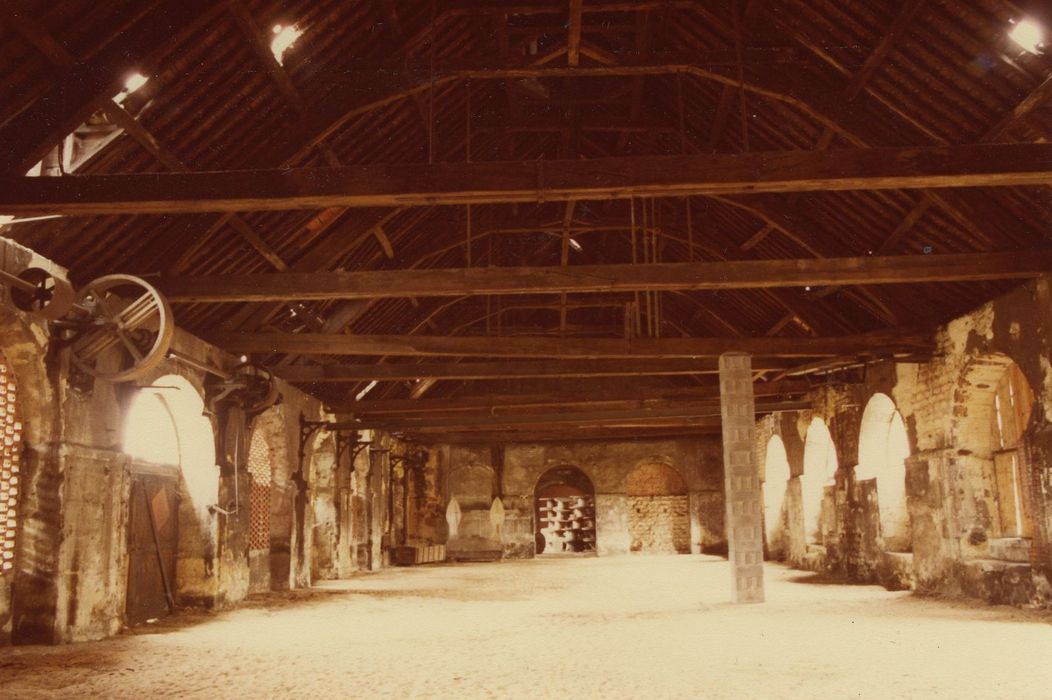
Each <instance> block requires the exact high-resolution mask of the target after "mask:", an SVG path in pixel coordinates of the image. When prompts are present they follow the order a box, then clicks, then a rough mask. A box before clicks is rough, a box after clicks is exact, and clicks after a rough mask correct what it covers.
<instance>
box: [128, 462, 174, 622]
mask: <svg viewBox="0 0 1052 700" xmlns="http://www.w3.org/2000/svg"><path fill="white" fill-rule="evenodd" d="M178 494H179V480H178V478H177V477H168V476H159V475H155V474H132V483H131V503H130V507H129V513H128V597H127V601H126V605H125V617H126V619H127V622H128V624H129V625H136V624H140V623H142V622H145V621H146V620H149V619H152V618H157V617H163V616H165V615H167V614H169V613H170V612H171V610H172V608H173V607H174V601H173V600H172V595H173V594H172V588H171V587H172V582H173V581H174V579H175V551H176V546H177V543H178V538H179V528H178V522H179V518H178V508H179V500H178Z"/></svg>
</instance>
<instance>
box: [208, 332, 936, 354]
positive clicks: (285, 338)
mask: <svg viewBox="0 0 1052 700" xmlns="http://www.w3.org/2000/svg"><path fill="white" fill-rule="evenodd" d="M207 339H208V340H209V341H211V342H213V343H215V344H216V345H218V346H219V347H221V348H223V349H225V350H228V351H229V352H232V353H236V354H241V353H245V354H269V353H290V354H294V355H372V356H403V357H414V356H416V357H421V356H450V357H508V358H514V357H537V358H547V359H551V358H566V359H601V358H625V357H633V358H646V357H651V358H671V357H682V358H687V359H694V358H701V357H710V358H711V357H718V356H719V355H722V354H723V353H725V352H747V353H749V354H751V355H759V356H763V357H812V358H813V357H838V356H841V355H875V356H886V355H890V354H914V353H931V352H933V351H934V349H935V346H934V341H932V339H931V338H929V337H926V336H921V335H907V334H902V335H896V334H895V333H890V332H889V333H872V334H866V335H860V336H842V337H828V338H826V337H811V338H772V337H766V336H763V337H756V338H660V339H654V338H635V339H632V340H624V339H621V338H548V337H528V336H516V337H496V336H426V335H419V336H418V335H344V334H342V333H214V334H210V335H208V336H207Z"/></svg>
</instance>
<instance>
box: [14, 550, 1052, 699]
mask: <svg viewBox="0 0 1052 700" xmlns="http://www.w3.org/2000/svg"><path fill="white" fill-rule="evenodd" d="M729 579H730V572H729V570H728V565H727V563H726V562H724V561H722V560H719V559H715V558H709V557H693V556H681V557H621V558H604V559H594V558H590V559H574V560H552V559H547V560H537V561H523V562H509V563H502V564H482V565H460V566H439V567H426V568H415V569H399V570H392V571H387V572H383V573H379V574H374V575H369V576H362V577H359V578H356V579H353V580H351V581H341V582H333V583H330V584H327V585H325V586H323V587H322V588H321V589H319V590H315V591H311V592H298V593H292V594H289V595H287V596H269V597H267V598H266V599H265V600H262V601H260V600H256V601H253V602H251V603H249V604H248V606H247V607H243V608H240V609H237V610H234V611H229V612H225V613H222V614H219V615H215V616H205V615H199V616H183V617H182V618H180V619H179V620H176V621H165V622H162V623H160V624H159V625H158V626H153V627H150V628H149V632H148V633H136V634H128V635H124V636H122V637H119V638H116V639H111V640H107V641H104V642H97V643H91V644H81V645H75V646H67V647H14V648H7V649H0V697H3V698H23V697H30V698H33V697H55V696H65V697H74V696H76V697H89V696H90V697H111V698H118V697H119V698H141V697H150V696H179V697H201V698H216V697H220V698H232V697H248V696H250V695H251V696H256V697H297V698H302V697H352V698H357V697H361V698H372V697H392V698H405V697H492V698H509V697H510V698H526V697H528V698H531V699H532V700H539V699H541V698H560V699H564V698H580V699H581V700H584V699H590V698H599V697H601V698H615V697H631V698H636V697H648V698H672V697H675V698H679V697H682V698H781V697H785V698H789V697H792V698H825V697H829V698H900V697H911V698H919V697H945V698H955V699H958V698H1001V697H1003V698H1016V699H1018V698H1050V697H1052V624H1050V623H1049V618H1048V617H1047V616H1042V615H1039V614H1037V613H1031V612H1026V611H1019V610H1014V609H1011V608H988V607H983V606H980V605H976V604H972V603H964V602H958V603H949V602H944V601H933V600H921V599H918V598H914V597H911V596H909V595H908V594H904V593H889V592H887V591H884V590H883V589H881V588H878V587H874V586H840V585H829V584H823V583H822V582H821V580H820V579H816V578H814V577H812V576H809V575H807V574H804V573H802V572H798V571H792V570H788V569H784V568H781V567H778V566H769V567H768V569H767V580H768V602H767V603H765V604H762V605H751V606H735V605H732V604H730V602H729V596H730V585H729Z"/></svg>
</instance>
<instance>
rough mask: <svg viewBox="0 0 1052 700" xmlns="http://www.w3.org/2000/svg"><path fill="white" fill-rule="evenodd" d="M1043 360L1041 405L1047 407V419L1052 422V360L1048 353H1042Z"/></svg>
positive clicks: (1041, 358)
mask: <svg viewBox="0 0 1052 700" xmlns="http://www.w3.org/2000/svg"><path fill="white" fill-rule="evenodd" d="M1040 360H1041V370H1042V374H1043V376H1042V378H1041V405H1042V406H1044V407H1045V420H1046V421H1048V422H1049V423H1052V362H1050V361H1049V359H1048V356H1047V355H1042V356H1041V357H1040Z"/></svg>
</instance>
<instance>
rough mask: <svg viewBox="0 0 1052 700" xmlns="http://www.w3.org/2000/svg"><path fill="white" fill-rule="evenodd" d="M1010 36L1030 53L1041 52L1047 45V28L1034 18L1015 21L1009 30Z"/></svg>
mask: <svg viewBox="0 0 1052 700" xmlns="http://www.w3.org/2000/svg"><path fill="white" fill-rule="evenodd" d="M1008 38H1009V39H1011V40H1012V41H1014V42H1015V43H1016V44H1018V45H1019V48H1021V49H1023V50H1024V51H1026V52H1028V53H1034V54H1037V53H1041V49H1042V48H1044V45H1045V30H1044V29H1043V28H1042V27H1041V25H1040V24H1038V23H1037V22H1035V21H1034V20H1032V19H1021V20H1019V21H1018V22H1015V23H1014V24H1013V26H1012V28H1011V29H1010V30H1009V32H1008Z"/></svg>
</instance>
